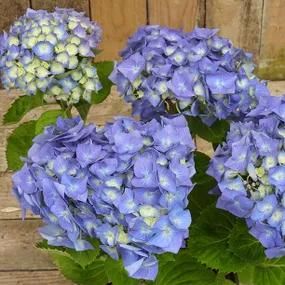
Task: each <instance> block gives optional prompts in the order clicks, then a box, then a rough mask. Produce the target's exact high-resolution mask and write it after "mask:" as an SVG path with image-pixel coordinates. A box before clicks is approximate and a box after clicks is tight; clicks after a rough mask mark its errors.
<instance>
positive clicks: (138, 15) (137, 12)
mask: <svg viewBox="0 0 285 285" xmlns="http://www.w3.org/2000/svg"><path fill="white" fill-rule="evenodd" d="M90 6H91V17H92V19H93V20H95V21H96V22H98V23H99V24H100V25H101V26H102V29H103V42H102V44H101V45H100V48H101V49H103V52H102V53H101V54H100V55H98V59H99V60H102V59H115V58H119V51H120V50H122V49H123V47H124V46H125V45H126V41H127V39H128V37H129V36H131V35H132V34H133V33H134V32H135V31H136V30H137V28H138V27H139V26H141V25H145V24H146V23H147V13H146V0H104V1H101V0H90Z"/></svg>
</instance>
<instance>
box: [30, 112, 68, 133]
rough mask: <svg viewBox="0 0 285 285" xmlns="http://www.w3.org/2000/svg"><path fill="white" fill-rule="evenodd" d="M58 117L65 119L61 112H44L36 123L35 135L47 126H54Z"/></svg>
mask: <svg viewBox="0 0 285 285" xmlns="http://www.w3.org/2000/svg"><path fill="white" fill-rule="evenodd" d="M59 116H63V117H65V114H64V111H63V110H49V111H46V112H44V113H43V114H42V115H41V116H40V117H39V119H38V120H37V123H36V135H38V134H40V133H42V132H43V130H44V128H45V127H46V126H48V125H51V124H54V123H55V122H56V119H57V118H58V117H59Z"/></svg>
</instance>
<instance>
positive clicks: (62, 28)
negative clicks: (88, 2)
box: [0, 9, 285, 285]
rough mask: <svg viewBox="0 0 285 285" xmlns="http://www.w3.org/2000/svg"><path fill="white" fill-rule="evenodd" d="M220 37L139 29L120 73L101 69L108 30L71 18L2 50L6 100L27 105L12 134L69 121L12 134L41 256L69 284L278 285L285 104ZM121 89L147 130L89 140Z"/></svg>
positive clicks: (128, 120)
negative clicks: (10, 94) (200, 144)
mask: <svg viewBox="0 0 285 285" xmlns="http://www.w3.org/2000/svg"><path fill="white" fill-rule="evenodd" d="M217 33H218V30H217V29H205V28H196V29H194V30H193V31H192V32H190V33H186V32H183V31H180V30H174V29H170V28H167V27H160V26H145V27H141V28H139V29H138V31H137V32H136V33H135V34H134V35H133V36H131V37H130V38H129V40H128V42H127V45H126V48H125V49H124V50H123V51H122V52H121V57H122V59H121V60H120V61H119V62H117V63H116V64H115V65H114V64H113V62H97V63H94V62H93V58H94V57H95V56H96V53H97V52H98V50H97V45H98V43H99V42H100V38H101V29H100V28H99V26H98V25H97V24H96V23H94V22H92V21H90V20H89V19H88V18H87V17H85V16H84V14H82V13H78V12H76V11H74V10H72V9H56V10H55V11H54V12H52V13H48V12H46V11H34V10H28V11H27V13H26V14H25V15H24V16H22V17H21V18H20V19H18V20H17V21H16V22H15V23H14V24H13V26H12V27H11V28H10V31H9V32H8V33H7V34H5V33H4V34H3V35H2V36H1V48H0V54H1V61H0V70H1V79H2V82H3V85H4V87H5V88H7V89H10V88H19V89H21V90H22V91H23V92H25V94H26V95H25V96H21V97H19V98H18V99H17V100H16V101H15V102H14V103H13V104H12V106H11V108H10V109H9V110H8V112H7V114H6V115H5V117H4V123H12V122H18V121H19V120H20V119H21V118H22V116H23V115H24V114H25V113H27V112H28V111H30V110H31V109H33V108H35V107H37V106H41V105H43V104H51V103H58V104H59V106H60V109H56V110H49V111H47V112H45V113H43V114H42V115H41V116H40V118H39V119H38V120H34V121H30V122H28V123H25V124H22V125H20V126H19V127H18V128H17V129H16V130H15V131H14V133H12V135H11V136H10V137H9V138H8V147H7V161H8V165H9V169H11V170H14V171H17V172H16V173H15V174H14V176H13V194H14V195H15V196H16V198H17V199H18V201H19V203H20V205H21V207H22V210H23V216H24V215H25V212H26V211H27V210H28V211H32V212H33V213H34V214H36V215H39V216H40V217H41V218H42V220H43V226H42V227H41V228H40V229H39V233H40V234H41V236H42V237H43V242H41V243H39V244H38V245H37V246H38V247H39V248H40V249H42V250H44V251H47V252H49V253H50V255H51V256H52V258H53V260H54V262H55V264H56V265H57V266H58V268H59V269H60V271H61V272H62V274H63V275H64V276H65V277H66V278H68V279H70V280H72V281H73V282H75V283H76V284H88V285H89V284H90V285H92V284H94V285H95V284H96V285H106V284H113V285H125V284H156V285H168V284H169V285H170V284H171V285H182V284H185V285H186V284H187V285H188V284H189V285H191V284H193V285H230V284H247V285H268V284H272V285H275V284H276V285H280V284H283V283H285V273H284V268H285V258H284V257H283V256H284V255H285V246H284V243H285V223H284V221H285V202H284V201H285V200H284V193H283V192H284V189H285V188H284V185H285V166H284V165H285V151H284V130H285V125H284V124H285V103H284V99H283V98H282V97H280V98H277V97H271V96H270V92H269V90H268V88H267V87H266V83H265V82H263V81H261V80H259V78H257V77H256V76H255V75H254V73H253V72H254V64H253V62H252V56H251V55H250V54H248V53H246V52H245V51H243V50H242V49H239V48H236V47H234V46H233V45H232V43H231V42H230V40H228V39H225V38H222V37H220V36H218V34H217ZM112 84H115V85H116V88H117V91H118V93H119V94H120V95H121V96H123V98H124V99H125V100H126V101H127V102H129V103H131V105H132V110H133V115H137V116H138V117H136V118H132V117H118V118H115V119H114V120H113V121H112V122H108V123H106V125H105V126H103V127H99V126H96V125H94V124H93V123H92V122H91V123H89V124H87V123H86V122H85V120H86V117H87V114H88V111H89V108H90V106H91V105H92V104H98V103H100V102H102V101H103V100H104V99H105V98H106V97H107V96H108V94H109V93H110V89H111V86H112ZM74 108H75V109H77V111H78V113H79V114H80V117H79V116H74V117H73V116H72V112H71V111H73V109H74ZM196 136H199V137H201V138H203V139H206V140H207V141H209V142H211V143H212V144H213V148H214V149H215V153H214V156H213V157H212V158H210V157H208V156H207V155H206V154H204V153H201V152H199V151H197V150H196V146H195V138H196ZM23 138H25V140H24V142H22V141H23V140H21V139H23ZM20 142H21V143H20ZM23 157H24V158H23Z"/></svg>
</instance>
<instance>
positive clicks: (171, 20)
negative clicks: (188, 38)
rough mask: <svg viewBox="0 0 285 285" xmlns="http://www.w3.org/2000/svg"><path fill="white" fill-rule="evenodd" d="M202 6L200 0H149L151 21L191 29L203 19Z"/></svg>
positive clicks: (186, 29) (151, 22)
mask: <svg viewBox="0 0 285 285" xmlns="http://www.w3.org/2000/svg"><path fill="white" fill-rule="evenodd" d="M199 6H200V7H199ZM201 7H203V1H199V0H148V17H149V23H150V24H158V25H162V26H168V27H171V28H178V29H183V30H185V31H191V30H192V29H193V28H194V27H195V26H196V24H197V23H198V22H199V21H201V20H200V19H199V18H200V13H201V10H200V8H201ZM201 17H203V16H201Z"/></svg>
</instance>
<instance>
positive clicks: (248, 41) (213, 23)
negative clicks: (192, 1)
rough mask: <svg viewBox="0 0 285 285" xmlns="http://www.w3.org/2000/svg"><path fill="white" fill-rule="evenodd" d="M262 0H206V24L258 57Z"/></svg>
mask: <svg viewBox="0 0 285 285" xmlns="http://www.w3.org/2000/svg"><path fill="white" fill-rule="evenodd" d="M262 8H263V0H206V26H207V27H210V28H219V29H220V35H222V36H225V37H227V38H230V39H231V40H232V42H233V43H234V45H236V46H238V47H242V48H245V49H246V50H247V51H250V52H252V53H253V54H254V57H255V59H256V60H258V57H259V47H260V40H261V39H260V38H261V26H262V25H261V23H262Z"/></svg>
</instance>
